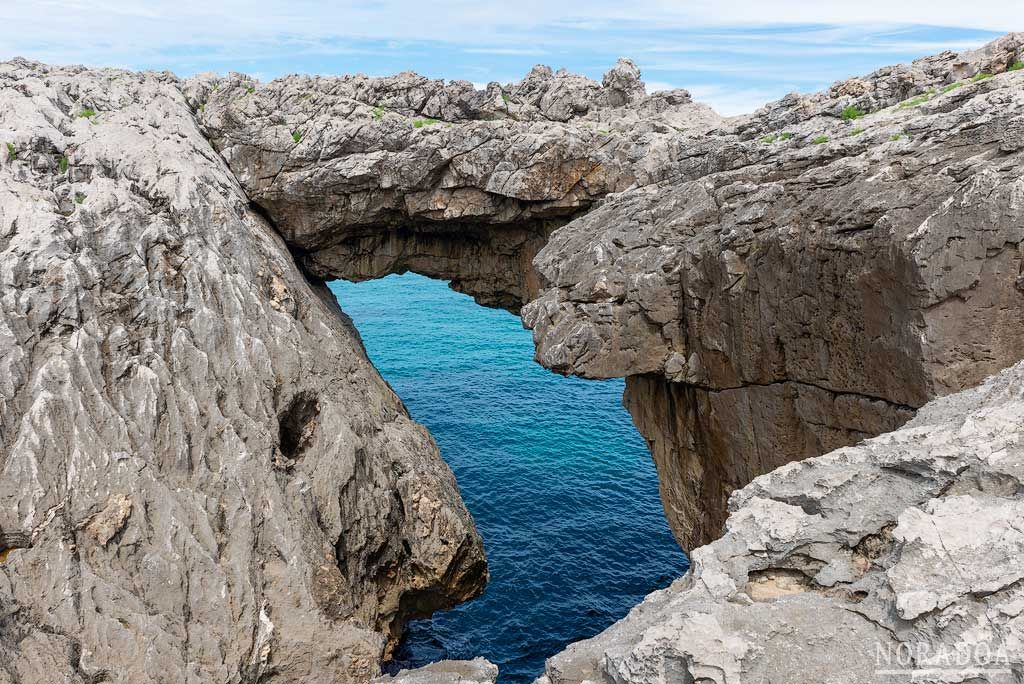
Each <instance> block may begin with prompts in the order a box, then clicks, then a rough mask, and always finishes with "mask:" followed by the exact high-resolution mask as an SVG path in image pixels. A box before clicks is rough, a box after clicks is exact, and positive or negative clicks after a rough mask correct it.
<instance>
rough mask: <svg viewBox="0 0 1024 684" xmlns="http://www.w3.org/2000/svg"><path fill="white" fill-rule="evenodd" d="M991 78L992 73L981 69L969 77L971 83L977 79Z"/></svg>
mask: <svg viewBox="0 0 1024 684" xmlns="http://www.w3.org/2000/svg"><path fill="white" fill-rule="evenodd" d="M990 78H992V74H990V73H987V72H984V71H982V72H981V73H980V74H975V75H974V76H973V77H972V78H971V83H977V82H978V81H985V80H988V79H990Z"/></svg>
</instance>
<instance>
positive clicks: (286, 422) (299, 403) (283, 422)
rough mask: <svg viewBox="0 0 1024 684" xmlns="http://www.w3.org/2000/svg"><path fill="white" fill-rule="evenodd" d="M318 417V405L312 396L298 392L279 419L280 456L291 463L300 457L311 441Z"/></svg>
mask: <svg viewBox="0 0 1024 684" xmlns="http://www.w3.org/2000/svg"><path fill="white" fill-rule="evenodd" d="M318 415H320V403H319V402H318V401H317V400H316V397H315V396H313V395H312V394H310V393H308V392H300V393H298V394H297V395H295V397H294V398H292V400H291V402H290V403H289V404H288V408H286V409H285V410H284V412H283V413H282V414H281V417H280V419H279V430H280V432H279V438H280V445H281V447H280V448H281V455H282V456H284V457H285V458H286V459H288V460H292V461H294V460H295V459H297V458H299V457H300V456H302V453H303V452H304V451H305V450H306V447H308V446H309V442H310V440H312V439H313V432H314V431H315V430H316V417H317V416H318Z"/></svg>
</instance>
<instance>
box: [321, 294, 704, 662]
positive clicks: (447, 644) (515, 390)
mask: <svg viewBox="0 0 1024 684" xmlns="http://www.w3.org/2000/svg"><path fill="white" fill-rule="evenodd" d="M331 289H332V290H333V292H334V293H335V296H336V297H337V298H338V302H339V304H340V305H341V308H342V309H343V310H344V311H345V313H346V314H348V315H349V316H351V317H352V319H353V321H354V322H355V324H356V327H357V328H358V329H359V332H360V334H361V335H362V338H363V342H364V343H365V345H366V348H367V351H368V352H369V355H370V358H371V359H372V361H373V363H374V364H375V365H376V366H377V368H378V369H379V370H380V372H381V374H382V375H383V376H384V378H385V379H386V380H388V382H389V383H390V384H391V385H392V387H394V388H395V390H396V391H397V392H398V394H399V395H400V396H401V397H402V400H403V401H404V402H405V404H406V406H407V407H408V409H409V412H410V413H411V414H412V417H413V418H414V419H416V420H417V421H419V422H420V423H423V424H424V425H426V426H427V428H429V429H430V431H431V432H432V433H433V435H434V437H435V439H436V440H437V443H438V445H439V446H440V448H441V455H442V456H444V458H445V460H446V461H447V462H448V464H449V465H450V466H451V468H452V470H453V471H454V472H455V475H456V477H457V478H458V481H459V487H460V489H461V491H462V496H463V499H464V500H465V501H466V505H467V506H468V507H469V510H470V512H471V513H472V514H473V517H474V519H475V520H476V525H477V528H478V529H479V531H480V534H481V536H482V537H483V540H484V545H485V548H486V551H487V557H488V561H489V563H490V571H491V582H490V584H489V585H488V587H487V590H486V591H485V592H484V594H483V596H481V597H480V598H478V599H475V600H473V601H471V602H469V603H466V604H463V605H461V606H458V607H456V608H455V609H453V610H451V611H448V612H443V613H436V614H435V615H434V616H433V617H432V618H431V619H426V620H419V621H415V622H412V623H410V624H409V626H408V628H407V630H406V633H405V636H404V637H403V640H402V642H401V644H400V645H399V647H398V649H397V650H396V653H395V656H394V660H393V661H392V662H391V663H389V664H388V665H387V666H386V669H388V670H389V671H392V672H394V671H396V670H398V669H400V668H406V667H419V666H422V665H425V664H427V663H430V662H433V661H436V660H441V659H445V658H451V659H466V658H473V657H476V656H483V657H485V658H487V659H489V660H491V661H492V662H494V663H495V664H497V665H498V666H499V668H500V671H501V675H500V681H502V682H532V681H533V680H534V678H535V677H537V676H538V675H540V674H541V673H542V671H543V669H544V659H545V658H547V657H549V656H551V655H553V654H555V653H557V652H558V651H560V650H562V649H563V648H564V647H565V646H566V645H567V644H569V643H571V642H573V641H578V640H580V639H585V638H587V637H590V636H593V635H595V634H597V633H598V632H600V631H601V630H603V629H605V628H606V627H608V626H609V625H611V624H612V623H613V622H614V621H615V620H617V619H619V618H621V617H623V616H624V615H625V614H626V613H627V612H628V611H629V609H630V608H632V607H633V606H634V605H636V604H637V603H638V602H639V601H640V600H641V599H642V598H643V597H644V596H645V595H647V594H648V593H650V592H651V591H653V590H655V589H658V588H661V587H664V586H667V585H668V584H669V583H670V582H671V581H672V580H674V579H675V578H677V577H679V576H680V575H682V574H683V573H684V572H685V570H686V567H687V560H686V557H685V555H684V554H683V552H682V551H681V550H680V549H679V547H678V545H677V544H676V542H675V540H674V539H673V537H672V534H671V532H670V531H669V529H668V525H667V523H666V522H665V517H664V514H663V512H662V509H661V503H660V500H659V498H658V481H657V476H656V474H655V470H654V464H653V463H652V461H651V457H650V454H649V453H648V451H647V446H646V444H645V443H644V440H643V439H642V438H641V437H640V435H639V434H638V433H637V431H636V429H635V427H634V426H633V423H632V421H631V420H630V417H629V415H628V413H627V412H626V410H625V409H624V408H623V407H622V403H621V398H622V390H623V382H622V381H621V380H612V381H603V382H598V381H589V380H581V379H578V378H564V377H561V376H559V375H556V374H554V373H551V372H550V371H548V370H546V369H544V368H541V367H540V366H539V365H537V364H535V363H534V362H533V351H534V350H533V342H532V338H531V335H530V332H529V331H527V330H524V329H523V327H522V323H521V322H520V320H519V318H518V317H516V316H514V315H512V314H510V313H508V312H506V311H503V310H498V309H488V308H484V307H481V306H479V305H477V304H475V303H474V302H473V300H472V299H471V298H470V297H469V296H468V295H463V294H459V293H456V292H453V291H452V290H450V289H448V287H447V286H446V284H445V283H444V282H442V281H437V280H430V279H428V278H425V277H423V276H419V275H413V274H407V275H403V276H396V275H392V276H388V277H386V278H383V279H381V280H373V281H369V282H365V283H358V284H353V283H348V282H342V281H338V282H334V283H332V284H331Z"/></svg>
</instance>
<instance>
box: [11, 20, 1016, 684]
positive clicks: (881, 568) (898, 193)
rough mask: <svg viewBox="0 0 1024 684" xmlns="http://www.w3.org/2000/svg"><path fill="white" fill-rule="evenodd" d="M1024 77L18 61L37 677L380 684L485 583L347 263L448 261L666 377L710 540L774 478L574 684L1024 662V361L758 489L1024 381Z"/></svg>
mask: <svg viewBox="0 0 1024 684" xmlns="http://www.w3.org/2000/svg"><path fill="white" fill-rule="evenodd" d="M1021 59H1024V36H1022V35H1021V34H1011V35H1008V36H1006V37H1004V38H1002V39H1000V40H998V41H995V42H994V43H992V44H990V45H988V46H986V47H985V48H982V49H981V50H977V51H974V52H970V53H964V54H960V55H956V54H953V53H943V54H941V55H937V56H934V57H929V58H925V59H922V60H918V61H917V62H915V63H913V64H911V65H907V66H898V67H890V68H886V69H881V70H879V71H877V72H875V73H874V74H871V75H869V76H866V77H863V78H854V79H850V80H847V81H843V82H841V83H837V84H836V85H834V86H833V87H832V88H831V89H829V90H828V91H826V92H822V93H816V94H813V95H808V96H799V95H791V96H788V97H786V98H784V99H782V100H780V101H778V102H775V103H772V104H770V105H768V106H767V107H765V108H764V109H762V110H759V111H758V112H756V113H754V114H753V115H750V116H746V117H739V118H735V119H728V120H726V119H722V118H721V117H718V116H717V115H715V114H714V113H713V112H712V111H711V110H710V109H708V108H707V107H704V106H702V105H698V104H695V103H693V102H692V101H691V100H690V97H689V94H688V93H686V92H685V91H681V90H680V91H672V92H668V93H657V94H653V95H647V94H645V92H644V88H643V85H642V82H641V81H640V80H639V70H638V69H637V68H636V66H635V65H634V64H632V63H631V62H629V61H628V60H622V61H620V62H619V63H618V64H617V65H615V67H614V68H613V69H612V70H611V71H609V72H608V74H606V75H605V77H604V79H603V80H602V82H601V83H597V82H595V81H591V80H589V79H587V78H584V77H581V76H576V75H573V74H569V73H566V72H564V71H561V72H557V73H555V72H552V71H551V70H550V69H548V68H546V67H537V68H535V69H533V71H531V72H530V74H528V75H527V76H526V77H525V78H524V79H523V80H522V81H520V82H519V83H513V84H508V85H505V86H502V85H499V84H490V85H489V86H488V87H487V88H486V89H485V90H482V91H478V90H475V89H474V88H473V86H472V85H471V84H469V83H465V82H452V83H444V82H440V81H430V80H428V79H425V78H423V77H420V76H417V75H415V74H411V73H404V74H399V75H398V76H394V77H389V78H366V77H362V76H356V77H342V78H310V77H300V76H291V77H287V78H284V79H279V80H277V81H274V82H272V83H269V84H259V83H256V82H255V81H253V80H251V79H249V78H247V77H245V76H240V75H230V76H228V77H225V78H220V77H215V76H199V77H195V78H192V79H189V80H187V81H181V80H179V79H177V78H176V77H174V76H173V75H170V74H166V73H164V74H157V73H147V74H132V73H128V72H123V71H114V70H87V69H84V68H80V67H72V68H50V67H46V66H43V65H40V64H36V63H31V62H26V61H24V60H14V61H12V62H8V63H5V64H2V65H0V142H3V143H4V144H5V145H4V147H6V150H4V148H3V147H0V157H2V158H0V282H2V285H3V289H2V290H0V501H2V502H3V504H2V505H0V683H4V684H6V683H7V682H10V683H11V684H23V683H28V682H32V683H33V684H34V683H35V682H44V681H45V682H49V681H52V680H53V679H54V678H59V679H61V680H64V681H70V682H96V681H104V680H112V681H124V682H133V683H135V682H150V681H154V682H155V681H166V680H173V681H185V680H196V681H228V682H251V681H282V682H283V681H288V682H303V681H308V682H314V681H315V682H320V681H328V680H329V681H339V682H356V681H358V682H362V681H368V680H369V679H371V678H374V677H376V676H377V675H378V674H379V663H380V661H381V659H382V658H383V657H386V655H387V653H388V651H389V648H390V647H391V646H393V644H394V641H395V638H396V637H397V636H398V634H399V633H400V631H401V628H402V625H403V623H404V622H405V621H406V620H408V619H409V618H411V617H414V616H417V615H423V614H426V613H429V612H430V611H432V610H436V609H438V608H443V607H447V606H450V605H452V604H453V603H455V602H458V601H460V600H465V599H467V598H469V597H471V596H473V595H475V594H476V593H478V592H479V591H480V590H481V589H482V587H483V584H484V583H485V581H486V577H487V573H486V565H485V562H484V559H483V553H482V548H481V543H480V539H479V537H478V536H477V534H476V531H475V529H474V527H473V523H472V521H471V519H470V517H469V514H468V513H467V512H466V510H465V508H464V506H463V504H462V502H461V500H460V498H459V495H458V491H457V487H456V484H455V482H454V478H453V477H452V475H451V472H450V471H449V470H448V469H447V467H446V466H445V465H444V463H443V461H441V460H440V458H439V455H438V453H437V448H436V446H435V445H434V443H433V441H432V440H431V439H430V437H429V435H428V434H427V433H426V431H425V430H424V429H423V428H422V427H420V426H418V425H416V424H415V423H413V422H412V421H411V420H410V419H409V417H408V415H407V414H406V412H405V410H404V408H403V407H402V404H401V402H400V400H399V399H398V398H397V397H396V396H395V395H394V393H393V392H392V391H391V390H390V389H389V388H388V386H387V384H386V383H385V382H384V381H383V380H382V379H381V378H380V377H379V375H378V374H377V373H376V371H375V370H374V369H373V368H372V366H371V365H370V363H369V361H368V360H367V358H366V356H365V353H364V352H363V349H362V346H361V343H360V341H359V338H358V334H357V333H356V331H355V330H354V329H353V328H352V326H351V324H350V322H349V321H348V320H347V319H346V317H345V316H344V314H343V313H342V312H341V311H339V310H338V308H337V306H336V304H335V303H334V301H333V298H332V297H331V296H330V293H329V292H328V291H327V290H326V288H325V287H324V286H323V284H322V282H321V279H326V278H334V277H343V278H349V279H354V280H359V279H364V278H372V277H378V276H381V275H385V274H387V273H393V272H403V271H406V270H413V271H417V272H420V273H423V274H426V275H429V276H434V277H439V278H445V279H450V280H451V281H452V285H453V287H455V288H456V289H459V290H462V291H466V292H469V293H471V294H473V295H474V296H475V297H476V298H477V300H478V301H480V302H481V303H484V304H488V305H492V306H502V307H505V308H508V309H510V310H512V311H520V310H521V312H522V316H523V320H524V323H525V324H526V325H527V326H529V327H530V328H532V329H533V332H534V338H535V341H536V343H537V359H538V360H539V361H540V362H541V363H542V364H544V365H546V366H548V367H549V368H551V369H553V370H555V371H558V372H561V373H567V374H576V375H580V376H583V377H592V378H605V377H619V376H624V377H626V378H627V382H626V387H627V390H626V396H625V402H626V404H627V406H628V407H629V409H630V411H631V413H632V414H633V417H634V419H635V421H636V423H637V425H638V427H639V428H640V430H641V432H642V433H643V434H644V436H645V437H646V438H647V440H648V442H649V444H650V445H651V450H652V453H653V455H654V459H655V462H656V463H657V465H658V469H659V474H660V480H661V486H662V498H663V501H664V504H665V507H666V512H667V514H668V517H669V521H670V523H671V524H672V526H673V529H674V531H675V532H676V535H677V537H678V538H679V540H680V541H681V543H682V544H683V546H684V547H686V548H692V547H693V546H695V545H696V544H698V543H700V542H704V541H707V540H709V539H711V538H713V537H717V536H718V535H719V533H720V531H721V529H722V527H723V523H724V522H725V511H726V501H727V499H728V498H729V496H730V494H732V499H731V500H732V508H733V515H732V517H731V518H730V521H729V523H728V527H727V531H726V534H725V536H724V537H723V538H722V539H721V540H719V541H718V542H716V543H715V544H714V545H712V546H708V547H705V548H703V549H699V550H698V551H696V552H695V553H694V567H695V570H694V572H693V573H691V574H690V575H688V576H687V577H686V578H684V579H683V580H680V581H679V582H677V583H676V585H674V586H673V587H672V588H670V589H668V590H666V591H665V592H661V593H658V594H656V595H654V596H652V597H651V598H650V599H649V600H648V601H647V602H645V603H644V604H643V605H642V606H640V607H638V608H637V609H636V610H635V611H634V612H633V613H632V614H631V616H630V617H629V618H627V620H625V621H624V622H623V623H621V624H620V625H618V626H616V627H614V628H612V629H611V630H610V631H608V632H606V633H605V634H604V635H602V636H600V637H598V638H596V639H594V640H591V641H589V642H585V643H583V644H580V645H577V646H574V647H572V648H570V649H569V650H568V651H567V652H566V653H565V654H563V655H561V656H558V657H557V658H555V659H553V660H552V661H551V662H550V664H549V668H548V675H547V677H548V678H549V680H550V681H551V682H552V683H554V682H576V681H583V680H585V679H600V678H604V679H605V680H608V681H616V682H648V681H651V682H653V681H663V680H666V679H667V680H669V681H676V680H679V681H700V680H702V679H706V680H711V681H724V679H725V678H728V679H729V681H733V679H734V678H735V677H736V676H743V677H744V678H745V679H750V678H753V679H754V680H756V679H758V678H773V679H775V680H778V679H779V678H780V677H779V675H780V674H783V673H786V672H791V671H794V670H799V671H802V672H804V673H805V675H806V676H805V677H804V679H806V680H813V681H819V680H820V681H843V682H846V681H857V680H856V679H855V677H860V678H861V680H863V681H867V673H868V672H869V669H868V668H870V667H872V666H873V664H874V663H873V661H871V660H870V658H871V657H872V655H873V654H875V653H876V652H875V651H874V650H867V649H869V648H870V647H869V646H868V644H869V643H872V642H875V641H877V642H878V643H880V644H881V645H882V646H883V647H885V648H890V647H898V646H899V645H900V644H904V645H908V646H913V647H915V648H920V647H922V646H923V645H928V646H929V647H931V646H939V645H949V644H951V643H953V642H954V641H957V640H959V641H961V642H966V643H968V644H981V643H986V644H987V643H989V642H990V641H992V640H993V639H995V638H997V637H998V638H1001V639H1002V640H1003V643H1004V645H1006V646H1007V647H1008V648H1009V649H1010V650H1011V656H1012V657H1011V658H1010V660H1009V661H1008V662H1009V664H1008V665H1007V667H1008V668H1010V669H1011V671H1012V673H1014V674H1015V676H1017V678H1018V679H1019V678H1021V677H1022V676H1024V675H1022V674H1021V663H1020V662H1019V654H1020V653H1021V652H1024V648H1021V628H1020V625H1019V624H1018V623H1019V614H1020V613H1021V608H1020V607H1021V606H1022V605H1024V597H1022V596H1020V592H1019V589H1020V580H1021V577H1020V576H1019V574H1020V573H1019V566H1020V563H1019V558H1020V555H1021V552H1022V551H1024V549H1022V542H1021V539H1020V535H1019V528H1021V527H1024V525H1021V524H1020V521H1021V517H1022V511H1021V506H1020V493H1021V484H1020V483H1021V479H1020V469H1021V464H1020V456H1021V443H1020V437H1019V434H1020V419H1021V413H1022V408H1021V407H1022V403H1024V400H1022V398H1021V384H1022V382H1024V380H1022V376H1024V370H1022V368H1021V367H1020V366H1017V367H1015V368H1014V369H1013V370H1012V371H1011V372H1006V373H1003V374H1002V375H1000V376H999V377H998V378H997V379H995V380H992V381H990V382H989V383H988V384H986V385H985V386H984V387H983V388H982V389H980V390H977V391H973V392H966V393H962V394H958V395H954V396H952V397H949V398H947V399H945V400H940V401H937V402H933V403H932V404H929V406H928V408H927V409H926V410H924V411H922V412H921V413H920V414H919V415H918V417H917V418H916V419H914V422H912V423H911V424H910V426H908V427H906V428H904V429H902V430H899V431H897V432H894V433H892V434H890V435H888V436H886V437H883V438H878V439H875V440H872V441H869V442H867V443H865V444H864V445H862V446H860V447H856V448H847V449H840V450H839V451H834V452H833V453H832V454H830V455H829V456H826V457H821V458H817V459H815V460H812V461H807V462H802V463H799V464H794V465H789V466H786V467H783V468H781V469H779V470H776V471H775V472H774V473H772V474H771V475H769V476H766V477H762V478H759V479H756V480H754V482H753V483H752V484H749V486H746V487H744V486H745V485H748V483H750V482H751V480H753V479H754V478H755V477H757V476H758V475H761V474H762V473H765V472H768V471H771V470H773V469H775V468H777V467H779V466H782V465H784V464H786V463H789V462H790V461H793V460H795V459H803V458H808V457H813V456H819V455H820V454H822V453H825V452H827V451H830V450H832V449H836V448H839V447H843V446H845V445H849V444H852V443H854V442H857V441H860V440H862V439H864V438H866V437H870V436H873V435H877V434H880V433H883V432H887V431H891V430H894V429H896V428H897V427H899V426H900V425H901V424H903V423H904V422H905V421H907V420H908V419H910V418H911V417H912V416H913V414H914V413H915V411H916V410H917V409H918V408H919V407H921V406H922V405H924V404H925V403H926V402H928V401H929V400H930V399H931V398H933V397H936V396H939V395H947V394H951V393H954V392H956V391H958V390H960V389H962V388H964V387H967V386H970V385H973V384H976V383H978V382H979V381H980V380H981V379H982V378H984V377H986V376H987V375H989V374H991V373H993V372H996V371H998V370H999V369H1001V368H1004V367H1007V366H1009V365H1011V364H1012V363H1014V362H1015V361H1017V360H1019V359H1020V358H1022V357H1024V267H1022V262H1024V253H1022V247H1021V242H1022V240H1021V238H1022V234H1024V70H1012V69H1011V68H1010V67H1011V65H1013V64H1015V63H1016V62H1017V61H1019V60H1021ZM4 152H6V155H5V154H4ZM524 305H525V306H524ZM741 488H742V489H741ZM736 490H741V491H736ZM957 553H959V554H963V555H964V556H966V557H970V558H971V559H972V562H970V563H965V562H963V561H962V560H961V559H960V558H958V557H957ZM946 568H953V569H954V570H955V571H956V574H955V577H954V578H953V579H952V580H950V579H949V578H948V577H947V576H946V574H945V573H944V572H943V570H944V569H946ZM783 625H788V627H786V628H785V629H784V628H783ZM837 640H842V641H843V643H846V642H847V641H849V642H850V643H851V648H850V650H849V653H848V654H845V653H844V660H843V662H842V663H840V665H842V668H843V669H842V670H837V669H835V668H836V667H837V665H836V661H835V660H834V659H830V655H834V650H833V649H834V644H835V643H836V641H837ZM854 642H856V643H854ZM1013 654H1017V655H1013ZM1013 658H1017V660H1013ZM918 660H919V661H920V662H922V663H923V662H925V661H924V660H922V659H920V658H919V659H918ZM914 664H915V666H916V665H917V664H918V661H915V663H914ZM847 671H849V672H851V673H853V674H852V675H850V677H846V674H845V673H846V672H847ZM493 678H494V672H493V666H491V665H489V664H487V663H484V662H476V661H474V662H472V663H445V664H438V665H436V666H431V667H429V668H422V669H420V670H417V671H413V672H408V673H402V674H399V675H398V676H397V677H396V678H395V680H385V681H410V682H412V681H416V682H421V681H422V682H426V681H459V680H460V679H463V680H466V679H468V680H469V681H490V680H493ZM716 678H717V679H716ZM782 679H785V677H784V676H783V677H782ZM871 681H875V679H874V678H873V677H872V678H871Z"/></svg>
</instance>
